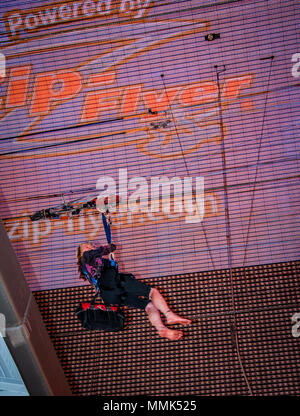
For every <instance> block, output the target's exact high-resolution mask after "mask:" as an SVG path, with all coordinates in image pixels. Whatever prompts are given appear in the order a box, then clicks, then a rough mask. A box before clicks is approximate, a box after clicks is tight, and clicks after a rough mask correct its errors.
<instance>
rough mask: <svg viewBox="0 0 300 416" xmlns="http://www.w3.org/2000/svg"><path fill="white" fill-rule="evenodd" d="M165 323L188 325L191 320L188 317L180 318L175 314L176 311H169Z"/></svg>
mask: <svg viewBox="0 0 300 416" xmlns="http://www.w3.org/2000/svg"><path fill="white" fill-rule="evenodd" d="M166 319H167V324H168V325H175V324H180V325H190V324H191V323H192V321H191V320H190V319H185V318H181V317H180V316H178V315H176V313H174V312H172V311H169V312H167V315H166Z"/></svg>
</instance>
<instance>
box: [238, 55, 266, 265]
mask: <svg viewBox="0 0 300 416" xmlns="http://www.w3.org/2000/svg"><path fill="white" fill-rule="evenodd" d="M266 59H271V64H270V68H269V76H268V84H267V92H266V97H265V103H264V111H263V118H262V126H261V132H260V138H259V143H258V153H257V163H256V169H255V175H254V186H253V190H252V197H251V204H250V212H249V220H248V227H247V236H246V243H245V253H244V259H243V266H242V267H244V266H245V262H246V257H247V248H248V243H249V234H250V227H251V220H252V217H253V207H254V195H255V192H256V185H257V176H258V168H259V166H258V165H259V162H260V155H261V147H262V138H263V133H264V127H265V119H266V110H267V102H268V97H269V94H268V93H269V85H270V80H271V72H272V64H273V60H274V55H272V56H270V57H268V58H261V61H262V60H266Z"/></svg>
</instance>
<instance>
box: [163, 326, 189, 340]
mask: <svg viewBox="0 0 300 416" xmlns="http://www.w3.org/2000/svg"><path fill="white" fill-rule="evenodd" d="M158 333H159V335H160V336H161V337H163V338H168V339H170V340H171V341H177V340H178V339H180V338H181V337H182V336H183V332H181V331H176V330H174V329H168V328H166V329H162V330H160V331H158Z"/></svg>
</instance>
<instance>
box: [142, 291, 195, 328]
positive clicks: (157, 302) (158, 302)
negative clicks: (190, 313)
mask: <svg viewBox="0 0 300 416" xmlns="http://www.w3.org/2000/svg"><path fill="white" fill-rule="evenodd" d="M149 297H150V299H151V302H152V303H153V305H154V306H155V307H156V308H157V309H159V310H160V311H161V312H162V313H163V314H164V315H165V317H166V320H167V324H168V325H175V324H181V325H189V324H190V323H191V322H192V321H191V320H190V319H185V318H181V317H180V316H178V315H176V314H175V313H174V312H172V311H171V309H170V308H169V306H168V304H167V302H166V301H165V299H164V298H163V296H162V295H161V294H160V293H159V291H158V290H157V289H155V288H153V289H151V291H150V295H149Z"/></svg>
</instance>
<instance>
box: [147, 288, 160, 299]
mask: <svg viewBox="0 0 300 416" xmlns="http://www.w3.org/2000/svg"><path fill="white" fill-rule="evenodd" d="M157 294H159V291H158V290H157V289H156V288H155V287H153V288H152V289H151V290H150V293H149V299H153V297H154V296H155V295H157Z"/></svg>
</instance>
